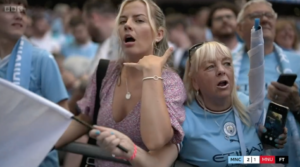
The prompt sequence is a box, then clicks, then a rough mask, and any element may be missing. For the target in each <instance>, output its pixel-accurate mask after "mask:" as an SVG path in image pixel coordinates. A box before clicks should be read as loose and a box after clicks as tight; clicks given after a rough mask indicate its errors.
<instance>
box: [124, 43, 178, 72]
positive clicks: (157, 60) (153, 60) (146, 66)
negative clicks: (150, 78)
mask: <svg viewBox="0 0 300 167" xmlns="http://www.w3.org/2000/svg"><path fill="white" fill-rule="evenodd" d="M172 52H173V48H169V49H168V50H166V52H165V54H164V55H163V56H161V57H159V56H154V55H149V56H144V57H143V58H142V59H140V60H139V62H137V63H124V65H125V66H127V67H134V68H136V69H138V70H141V71H143V72H148V71H152V70H155V71H157V70H160V71H161V70H162V68H163V66H164V65H165V64H166V62H167V60H168V58H169V57H170V56H171V54H172Z"/></svg>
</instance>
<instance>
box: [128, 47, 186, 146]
mask: <svg viewBox="0 0 300 167" xmlns="http://www.w3.org/2000/svg"><path fill="white" fill-rule="evenodd" d="M171 53H172V49H168V50H167V51H166V53H165V55H164V56H162V57H158V56H153V55H150V56H145V57H144V58H142V59H141V60H140V61H139V62H138V63H124V65H125V66H128V67H135V68H137V69H139V70H142V71H143V75H144V76H143V77H144V79H143V89H142V99H141V117H140V128H141V129H140V131H141V136H142V140H143V142H144V143H145V145H146V146H147V148H148V149H149V150H152V151H153V150H157V149H160V148H162V147H163V146H164V145H166V144H167V143H169V142H170V141H171V140H172V138H173V139H174V136H175V137H177V138H176V139H177V140H175V142H177V143H178V142H180V141H181V140H182V138H183V135H182V134H183V132H182V127H181V124H182V123H183V121H184V120H183V119H184V107H183V103H184V101H185V91H184V86H183V83H182V81H181V79H180V78H179V76H178V75H177V77H176V76H175V73H173V72H171V71H170V70H169V72H168V73H164V72H162V68H163V66H164V64H165V63H166V61H167V59H168V57H169V56H170V55H171ZM156 77H157V79H156Z"/></svg>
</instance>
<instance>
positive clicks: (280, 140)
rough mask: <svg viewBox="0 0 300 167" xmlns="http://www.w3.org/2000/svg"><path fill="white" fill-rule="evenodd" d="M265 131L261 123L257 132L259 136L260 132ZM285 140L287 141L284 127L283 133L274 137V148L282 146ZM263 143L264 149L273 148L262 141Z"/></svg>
mask: <svg viewBox="0 0 300 167" xmlns="http://www.w3.org/2000/svg"><path fill="white" fill-rule="evenodd" d="M266 132H267V129H266V128H265V127H264V126H263V125H260V126H259V132H258V135H259V137H261V136H262V134H263V133H266ZM286 141H287V128H286V127H285V128H284V132H283V134H281V135H279V137H278V138H277V139H275V143H277V144H276V147H275V148H277V149H280V148H283V147H284V145H285V143H286ZM263 145H264V148H265V149H274V146H270V145H266V144H264V143H263Z"/></svg>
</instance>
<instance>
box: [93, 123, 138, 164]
mask: <svg viewBox="0 0 300 167" xmlns="http://www.w3.org/2000/svg"><path fill="white" fill-rule="evenodd" d="M94 127H95V128H96V129H93V130H91V131H90V133H89V135H90V136H91V137H92V138H94V139H96V140H97V144H98V145H99V146H100V147H101V148H103V149H105V150H106V151H108V152H109V153H111V154H112V156H114V157H116V158H119V159H125V160H128V159H130V158H131V156H132V155H133V152H134V143H133V142H132V141H131V139H130V138H129V137H127V136H126V135H124V134H123V133H121V132H119V131H116V130H114V129H110V128H106V127H101V126H94ZM117 145H121V146H122V147H124V148H125V149H127V150H128V153H125V152H123V151H122V150H120V149H119V148H118V147H117Z"/></svg>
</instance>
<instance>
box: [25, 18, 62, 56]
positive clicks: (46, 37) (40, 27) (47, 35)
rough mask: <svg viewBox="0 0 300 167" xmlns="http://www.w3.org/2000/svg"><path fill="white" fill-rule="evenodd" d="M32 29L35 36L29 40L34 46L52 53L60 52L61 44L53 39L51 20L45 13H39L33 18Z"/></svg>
mask: <svg viewBox="0 0 300 167" xmlns="http://www.w3.org/2000/svg"><path fill="white" fill-rule="evenodd" d="M32 28H33V34H32V36H31V37H30V38H29V39H30V41H31V43H32V44H33V45H35V46H37V47H39V48H41V49H44V50H46V51H48V52H51V53H57V52H59V51H60V45H59V43H57V42H56V41H55V40H54V39H53V38H52V35H51V32H50V25H49V20H48V19H47V18H46V14H45V13H43V12H41V13H39V12H38V13H35V14H34V15H33V16H32Z"/></svg>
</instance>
